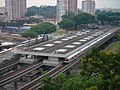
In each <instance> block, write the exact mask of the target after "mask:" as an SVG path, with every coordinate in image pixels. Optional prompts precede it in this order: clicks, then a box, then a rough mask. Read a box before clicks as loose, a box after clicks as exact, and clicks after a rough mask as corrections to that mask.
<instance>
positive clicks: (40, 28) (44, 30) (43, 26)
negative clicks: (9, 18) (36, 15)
mask: <svg viewBox="0 0 120 90" xmlns="http://www.w3.org/2000/svg"><path fill="white" fill-rule="evenodd" d="M31 30H32V31H34V32H36V33H37V34H38V35H41V34H42V35H43V40H44V38H45V36H46V37H47V40H48V35H46V34H50V33H53V32H55V31H56V27H55V25H53V24H51V23H48V22H43V23H40V24H38V25H36V26H33V27H32V28H31Z"/></svg>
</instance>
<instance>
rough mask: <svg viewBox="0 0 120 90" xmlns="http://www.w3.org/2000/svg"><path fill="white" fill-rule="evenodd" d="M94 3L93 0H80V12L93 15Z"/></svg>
mask: <svg viewBox="0 0 120 90" xmlns="http://www.w3.org/2000/svg"><path fill="white" fill-rule="evenodd" d="M95 10H96V3H95V1H94V0H85V1H82V12H85V13H89V14H91V15H95Z"/></svg>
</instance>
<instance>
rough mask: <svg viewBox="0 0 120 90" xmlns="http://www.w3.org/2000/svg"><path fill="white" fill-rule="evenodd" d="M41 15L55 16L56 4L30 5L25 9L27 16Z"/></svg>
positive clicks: (45, 16) (46, 16)
mask: <svg viewBox="0 0 120 90" xmlns="http://www.w3.org/2000/svg"><path fill="white" fill-rule="evenodd" d="M36 13H38V15H42V16H43V17H44V18H55V17H56V6H45V7H36V6H32V7H29V8H28V9H27V14H26V15H27V16H33V15H36Z"/></svg>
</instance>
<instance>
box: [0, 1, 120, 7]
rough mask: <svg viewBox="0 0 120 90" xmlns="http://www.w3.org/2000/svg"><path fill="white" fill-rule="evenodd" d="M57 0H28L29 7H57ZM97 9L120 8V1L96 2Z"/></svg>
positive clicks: (0, 2)
mask: <svg viewBox="0 0 120 90" xmlns="http://www.w3.org/2000/svg"><path fill="white" fill-rule="evenodd" d="M4 1H5V0H0V6H4ZM56 1H57V0H27V6H28V7H30V6H40V5H51V6H53V5H54V6H55V5H56ZM95 1H96V7H97V8H104V7H105V8H120V0H95ZM81 3H82V0H78V7H79V8H81V7H82V5H81Z"/></svg>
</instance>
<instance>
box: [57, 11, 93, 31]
mask: <svg viewBox="0 0 120 90" xmlns="http://www.w3.org/2000/svg"><path fill="white" fill-rule="evenodd" d="M92 23H95V17H94V16H92V15H91V14H88V13H82V12H81V13H79V14H78V15H76V16H75V15H74V14H73V13H72V12H68V13H66V14H65V15H63V16H62V21H61V22H60V23H59V26H60V27H61V28H63V29H66V30H71V29H83V28H85V27H87V25H88V24H92Z"/></svg>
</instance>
